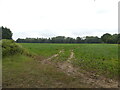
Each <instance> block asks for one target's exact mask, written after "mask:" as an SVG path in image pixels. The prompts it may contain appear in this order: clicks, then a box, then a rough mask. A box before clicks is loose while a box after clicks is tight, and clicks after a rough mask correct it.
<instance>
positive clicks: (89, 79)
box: [41, 50, 118, 88]
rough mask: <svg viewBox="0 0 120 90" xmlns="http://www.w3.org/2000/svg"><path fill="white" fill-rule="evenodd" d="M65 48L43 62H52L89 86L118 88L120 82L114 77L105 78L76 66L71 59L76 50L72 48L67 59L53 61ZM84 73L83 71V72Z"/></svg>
mask: <svg viewBox="0 0 120 90" xmlns="http://www.w3.org/2000/svg"><path fill="white" fill-rule="evenodd" d="M61 53H64V50H60V51H59V52H58V53H57V54H54V55H53V56H51V57H49V58H47V59H44V60H42V61H41V63H42V64H51V65H54V66H55V67H56V68H58V69H59V70H60V71H61V72H64V73H65V74H67V75H70V76H73V77H75V78H78V79H79V80H80V82H81V83H86V85H87V86H89V87H88V88H90V87H92V88H118V82H117V81H115V80H112V79H108V78H105V77H104V76H96V75H95V73H90V72H86V71H84V70H83V69H80V67H75V66H73V64H72V63H71V60H75V56H74V51H73V50H70V56H69V57H68V59H67V60H66V61H62V62H56V63H54V62H52V61H51V60H52V59H53V58H56V57H59V55H60V54H61ZM81 71H82V72H84V73H82V72H81Z"/></svg>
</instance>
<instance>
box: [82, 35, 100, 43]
mask: <svg viewBox="0 0 120 90" xmlns="http://www.w3.org/2000/svg"><path fill="white" fill-rule="evenodd" d="M84 42H85V43H101V39H100V38H98V37H97V36H86V38H85V40H84Z"/></svg>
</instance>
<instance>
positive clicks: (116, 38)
mask: <svg viewBox="0 0 120 90" xmlns="http://www.w3.org/2000/svg"><path fill="white" fill-rule="evenodd" d="M16 42H17V43H110V44H117V43H120V34H113V35H111V34H109V33H106V34H104V35H102V36H101V38H99V37H97V36H86V37H85V38H81V37H77V38H72V37H65V36H56V37H52V38H26V39H20V38H18V39H17V40H16Z"/></svg>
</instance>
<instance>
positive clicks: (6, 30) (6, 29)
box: [0, 26, 12, 39]
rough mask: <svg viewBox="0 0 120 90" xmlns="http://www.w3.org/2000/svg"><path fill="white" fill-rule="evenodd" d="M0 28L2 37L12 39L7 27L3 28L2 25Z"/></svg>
mask: <svg viewBox="0 0 120 90" xmlns="http://www.w3.org/2000/svg"><path fill="white" fill-rule="evenodd" d="M0 28H1V29H0V30H2V31H0V32H2V39H12V32H11V31H10V29H9V28H6V27H5V28H4V27H3V26H2V27H0Z"/></svg>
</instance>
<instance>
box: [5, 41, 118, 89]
mask: <svg viewBox="0 0 120 90" xmlns="http://www.w3.org/2000/svg"><path fill="white" fill-rule="evenodd" d="M20 45H21V46H22V47H23V48H24V49H25V50H26V51H28V52H29V53H30V55H28V56H26V55H21V54H20V55H19V54H17V55H14V56H9V57H5V58H3V74H4V76H3V86H4V87H47V88H49V87H52V88H53V87H68V88H75V87H76V88H77V87H78V88H81V87H82V88H84V87H112V83H111V85H110V84H109V83H108V86H104V85H105V84H106V83H105V84H104V83H102V84H103V86H100V85H98V86H97V85H95V84H94V83H95V82H97V81H94V82H91V81H90V80H88V84H87V83H86V82H84V83H83V82H81V81H82V79H81V78H80V76H79V75H78V74H74V73H73V72H75V73H76V71H75V70H73V69H76V68H77V69H78V68H79V72H80V73H84V75H85V73H86V72H89V73H87V75H88V76H89V74H91V73H94V74H95V75H96V76H104V77H105V78H109V79H113V80H116V79H117V77H118V69H119V67H118V45H117V44H45V43H44V44H43V43H20ZM45 60H46V62H43V61H45ZM72 65H73V66H72ZM70 66H71V67H72V68H70ZM74 67H75V68H74ZM6 73H7V74H6ZM69 73H72V74H69ZM9 77H11V78H9ZM18 77H19V78H18ZM85 78H86V77H85ZM89 78H90V77H88V79H89ZM93 80H100V82H101V81H102V80H101V79H93ZM12 82H14V83H12ZM100 82H99V83H100ZM89 83H93V84H94V85H93V86H92V84H89ZM106 85H107V84H106ZM113 87H114V86H113Z"/></svg>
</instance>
